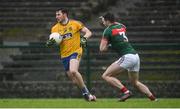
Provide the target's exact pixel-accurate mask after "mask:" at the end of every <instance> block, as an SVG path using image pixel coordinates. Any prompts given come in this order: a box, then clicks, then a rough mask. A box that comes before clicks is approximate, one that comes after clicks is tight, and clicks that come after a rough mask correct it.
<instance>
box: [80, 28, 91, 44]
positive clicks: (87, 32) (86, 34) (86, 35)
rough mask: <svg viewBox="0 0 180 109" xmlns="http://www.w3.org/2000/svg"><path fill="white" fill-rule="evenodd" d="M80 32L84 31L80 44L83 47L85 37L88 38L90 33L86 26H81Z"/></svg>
mask: <svg viewBox="0 0 180 109" xmlns="http://www.w3.org/2000/svg"><path fill="white" fill-rule="evenodd" d="M81 32H82V33H84V36H82V37H81V46H82V47H83V48H85V47H86V46H87V39H88V38H90V37H91V36H92V33H91V31H90V30H89V29H88V28H86V27H83V28H82V29H81Z"/></svg>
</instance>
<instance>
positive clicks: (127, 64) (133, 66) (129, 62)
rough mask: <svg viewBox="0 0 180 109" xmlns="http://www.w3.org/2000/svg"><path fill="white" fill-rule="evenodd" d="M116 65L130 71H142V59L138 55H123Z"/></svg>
mask: <svg viewBox="0 0 180 109" xmlns="http://www.w3.org/2000/svg"><path fill="white" fill-rule="evenodd" d="M115 63H117V64H118V65H119V66H120V67H123V68H124V69H126V70H128V71H135V72H139V69H140V59H139V55H138V54H126V55H123V56H122V57H120V58H119V60H117V61H116V62H115Z"/></svg>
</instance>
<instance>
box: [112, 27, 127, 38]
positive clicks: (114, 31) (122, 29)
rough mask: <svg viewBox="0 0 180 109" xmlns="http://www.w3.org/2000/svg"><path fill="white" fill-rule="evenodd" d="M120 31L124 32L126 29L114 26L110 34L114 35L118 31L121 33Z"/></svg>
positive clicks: (117, 33)
mask: <svg viewBox="0 0 180 109" xmlns="http://www.w3.org/2000/svg"><path fill="white" fill-rule="evenodd" d="M122 32H124V33H125V32H126V29H125V28H120V29H119V28H116V29H113V30H112V35H113V36H115V35H119V34H120V33H122Z"/></svg>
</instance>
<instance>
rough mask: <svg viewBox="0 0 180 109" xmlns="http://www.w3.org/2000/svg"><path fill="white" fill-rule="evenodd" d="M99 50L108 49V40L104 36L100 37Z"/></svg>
mask: <svg viewBox="0 0 180 109" xmlns="http://www.w3.org/2000/svg"><path fill="white" fill-rule="evenodd" d="M99 50H100V51H101V52H103V51H107V50H108V40H107V39H106V38H105V37H102V39H101V42H100V47H99Z"/></svg>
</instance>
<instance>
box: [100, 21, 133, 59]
mask: <svg viewBox="0 0 180 109" xmlns="http://www.w3.org/2000/svg"><path fill="white" fill-rule="evenodd" d="M103 39H105V40H107V41H108V43H109V44H111V46H112V49H114V50H115V51H116V52H117V53H118V54H119V55H120V56H122V55H125V54H129V53H130V54H135V53H136V51H135V50H134V48H133V47H132V46H131V44H130V43H129V42H128V38H127V36H126V27H125V26H124V25H123V24H120V23H114V24H113V25H111V26H109V27H107V28H106V29H105V30H104V32H103Z"/></svg>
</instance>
